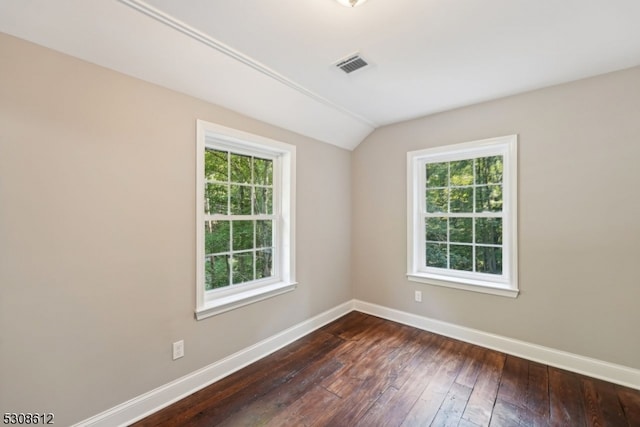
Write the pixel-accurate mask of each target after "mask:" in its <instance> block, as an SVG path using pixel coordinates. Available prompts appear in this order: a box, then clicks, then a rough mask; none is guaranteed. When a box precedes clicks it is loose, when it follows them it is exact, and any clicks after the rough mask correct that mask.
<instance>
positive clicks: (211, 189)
mask: <svg viewBox="0 0 640 427" xmlns="http://www.w3.org/2000/svg"><path fill="white" fill-rule="evenodd" d="M228 191H229V186H227V185H225V184H207V185H206V186H205V188H204V213H206V214H224V215H226V214H227V207H228V204H229V200H228V198H227V192H228Z"/></svg>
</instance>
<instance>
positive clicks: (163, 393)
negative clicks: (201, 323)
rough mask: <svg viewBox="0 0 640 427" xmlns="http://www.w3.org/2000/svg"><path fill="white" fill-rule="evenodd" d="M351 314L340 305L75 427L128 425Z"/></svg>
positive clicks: (346, 305)
mask: <svg viewBox="0 0 640 427" xmlns="http://www.w3.org/2000/svg"><path fill="white" fill-rule="evenodd" d="M351 311H353V301H348V302H346V303H343V304H340V305H339V306H337V307H334V308H332V309H330V310H327V311H325V312H324V313H321V314H319V315H317V316H315V317H312V318H311V319H308V320H305V321H304V322H301V323H299V324H297V325H295V326H292V327H290V328H289V329H286V330H284V331H282V332H280V333H278V334H276V335H273V336H271V337H269V338H267V339H265V340H262V341H260V342H259V343H257V344H254V345H252V346H250V347H247V348H245V349H243V350H240V351H238V352H237V353H234V354H232V355H230V356H228V357H226V358H224V359H222V360H219V361H217V362H214V363H212V364H211V365H208V366H205V367H204V368H202V369H199V370H197V371H195V372H192V373H190V374H188V375H185V376H184V377H182V378H178V379H176V380H175V381H172V382H170V383H168V384H165V385H163V386H160V387H158V388H156V389H155V390H152V391H149V392H147V393H144V394H142V395H140V396H137V397H135V398H133V399H131V400H129V401H127V402H124V403H121V404H120V405H118V406H115V407H113V408H111V409H108V410H106V411H104V412H102V413H100V414H98V415H95V416H93V417H91V418H88V419H86V420H84V421H81V422H79V423H78V424H75V425H74V427H89V426H90V427H113V426H126V425H129V424H131V423H133V422H135V421H138V420H140V419H142V418H144V417H146V416H148V415H150V414H152V413H154V412H157V411H159V410H160V409H162V408H164V407H166V406H168V405H170V404H172V403H174V402H177V401H178V400H180V399H182V398H184V397H186V396H188V395H190V394H193V393H194V392H196V391H198V390H200V389H202V388H204V387H206V386H208V385H210V384H212V383H214V382H216V381H219V380H221V379H222V378H224V377H226V376H228V375H230V374H232V373H234V372H236V371H238V370H239V369H242V368H244V367H245V366H247V365H250V364H251V363H253V362H255V361H257V360H259V359H262V358H263V357H266V356H268V355H269V354H271V353H273V352H275V351H277V350H279V349H281V348H282V347H284V346H286V345H288V344H290V343H292V342H293V341H295V340H297V339H299V338H302V337H303V336H305V335H307V334H309V333H311V332H313V331H315V330H316V329H318V328H320V327H322V326H324V325H326V324H327V323H329V322H331V321H333V320H335V319H337V318H339V317H341V316H343V315H345V314H347V313H349V312H351Z"/></svg>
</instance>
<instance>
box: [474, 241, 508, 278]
mask: <svg viewBox="0 0 640 427" xmlns="http://www.w3.org/2000/svg"><path fill="white" fill-rule="evenodd" d="M476 271H477V272H479V273H489V274H502V248H492V247H486V246H476Z"/></svg>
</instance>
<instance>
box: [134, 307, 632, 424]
mask: <svg viewBox="0 0 640 427" xmlns="http://www.w3.org/2000/svg"><path fill="white" fill-rule="evenodd" d="M134 426H136V427H143V426H153V427H157V426H232V427H235V426H275V427H280V426H363V427H372V426H374V427H375V426H461V427H477V426H508V427H510V426H563V427H564V426H568V427H574V426H575V427H579V426H616V427H617V426H640V391H638V390H633V389H629V388H625V387H622V386H618V385H614V384H610V383H606V382H604V381H600V380H596V379H593V378H588V377H585V376H582V375H578V374H574V373H571V372H567V371H563V370H560V369H556V368H553V367H550V366H546V365H541V364H539V363H534V362H529V361H527V360H524V359H521V358H518V357H514V356H509V355H506V354H504V353H500V352H497V351H493V350H488V349H485V348H482V347H478V346H475V345H471V344H467V343H464V342H461V341H457V340H453V339H449V338H446V337H442V336H439V335H435V334H432V333H429V332H425V331H421V330H418V329H415V328H412V327H409V326H405V325H401V324H398V323H394V322H390V321H387V320H383V319H380V318H377V317H374V316H370V315H366V314H363V313H359V312H352V313H349V314H347V315H346V316H344V317H342V318H340V319H338V320H336V321H334V322H332V323H330V324H328V325H326V326H325V327H323V328H321V329H319V330H317V331H315V332H313V333H311V334H309V335H307V336H306V337H304V338H302V339H300V340H298V341H296V342H294V343H292V344H290V345H288V346H287V347H285V348H283V349H281V350H279V351H277V352H275V353H273V354H272V355H270V356H268V357H266V358H264V359H262V360H260V361H258V362H256V363H254V364H252V365H250V366H248V367H246V368H244V369H242V370H240V371H238V372H236V373H234V374H232V375H230V376H228V377H226V378H224V379H222V380H220V381H218V382H217V383H215V384H213V385H211V386H209V387H207V388H205V389H203V390H200V391H198V392H196V393H194V394H193V395H191V396H188V397H187V398H185V399H183V400H181V401H179V402H176V403H175V404H173V405H171V406H169V407H167V408H165V409H163V410H161V411H159V412H157V413H156V414H153V415H151V416H149V417H148V418H145V419H143V420H141V421H139V422H138V423H135V424H134Z"/></svg>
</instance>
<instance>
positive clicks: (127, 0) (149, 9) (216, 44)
mask: <svg viewBox="0 0 640 427" xmlns="http://www.w3.org/2000/svg"><path fill="white" fill-rule="evenodd" d="M118 1H119V2H120V3H123V4H125V5H127V6H129V7H131V8H133V9H134V10H136V11H138V12H140V13H142V14H144V15H146V16H148V17H150V18H152V19H155V20H156V21H158V22H160V23H162V24H165V25H167V26H169V27H171V28H173V29H174V30H176V31H179V32H180V33H182V34H184V35H186V36H187V37H190V38H192V39H193V40H196V41H198V42H200V43H202V44H204V45H206V46H208V47H210V48H212V49H215V50H217V51H218V52H220V53H223V54H225V55H227V56H228V57H230V58H233V59H235V60H236V61H238V62H241V63H242V64H244V65H247V66H249V67H251V68H253V69H254V70H256V71H258V72H260V73H262V74H264V75H266V76H268V77H270V78H272V79H274V80H276V81H278V82H280V83H282V84H284V85H286V86H288V87H289V88H291V89H294V90H296V91H298V92H300V93H301V94H303V95H305V96H307V97H309V98H311V99H313V100H314V101H317V102H320V103H321V104H324V105H326V106H328V107H330V108H333V109H335V110H337V111H339V112H341V113H344V114H346V115H348V116H350V117H351V118H353V119H355V120H357V121H359V122H360V123H362V124H364V125H367V126H371V127H372V128H374V129H375V128H377V127H379V126H380V125H379V124H378V123H376V122H374V121H372V120H369V119H367V118H365V117H363V116H361V115H359V114H357V113H354V112H353V111H351V110H348V109H347V108H344V107H342V106H341V105H338V104H336V103H334V102H332V101H331V100H329V99H327V98H324V97H322V96H320V95H318V94H317V93H315V92H313V91H311V90H309V89H307V88H306V87H304V86H302V85H300V84H298V83H296V82H294V81H292V80H291V79H289V78H287V77H285V76H283V75H282V74H280V73H278V72H277V71H275V70H273V69H271V68H269V67H267V66H266V65H264V64H262V63H260V62H258V61H256V60H254V59H253V58H251V57H249V56H247V55H244V54H243V53H241V52H238V51H237V50H235V49H233V48H231V47H230V46H227V45H226V44H224V43H222V42H220V41H219V40H216V39H215V38H213V37H211V36H209V35H207V34H205V33H203V32H201V31H199V30H197V29H195V28H193V27H191V26H190V25H188V24H186V23H184V22H182V21H180V20H178V19H176V18H174V17H172V16H170V15H168V14H166V13H164V12H162V11H160V10H158V9H157V8H155V7H153V6H151V5H149V4H148V3H146V2H144V1H140V0H118Z"/></svg>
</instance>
